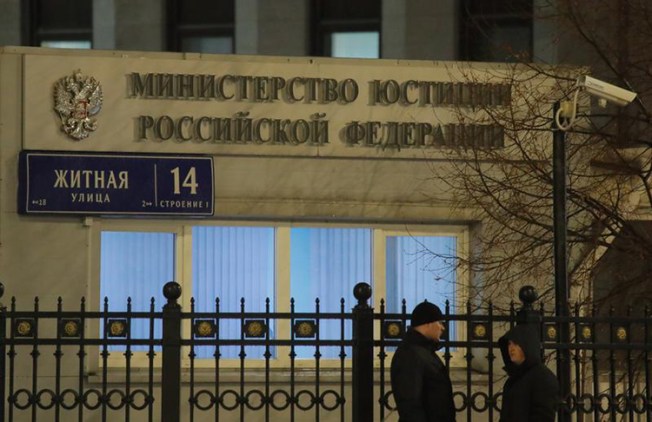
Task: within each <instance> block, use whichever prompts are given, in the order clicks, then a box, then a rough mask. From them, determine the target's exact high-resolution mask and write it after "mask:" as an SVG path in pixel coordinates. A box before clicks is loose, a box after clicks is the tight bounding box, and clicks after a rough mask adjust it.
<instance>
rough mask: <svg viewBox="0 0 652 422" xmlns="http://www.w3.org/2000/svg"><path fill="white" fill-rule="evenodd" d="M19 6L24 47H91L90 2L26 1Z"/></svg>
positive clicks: (91, 21)
mask: <svg viewBox="0 0 652 422" xmlns="http://www.w3.org/2000/svg"><path fill="white" fill-rule="evenodd" d="M21 3H22V15H23V39H24V41H23V42H24V43H25V44H27V45H31V46H37V47H38V46H40V47H53V48H91V45H92V39H93V2H91V1H87V0H47V1H46V0H28V1H24V2H21Z"/></svg>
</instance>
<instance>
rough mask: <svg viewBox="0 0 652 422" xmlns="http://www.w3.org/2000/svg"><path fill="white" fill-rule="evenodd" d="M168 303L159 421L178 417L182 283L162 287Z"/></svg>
mask: <svg viewBox="0 0 652 422" xmlns="http://www.w3.org/2000/svg"><path fill="white" fill-rule="evenodd" d="M163 295H164V296H165V298H166V299H167V300H168V303H167V304H165V305H164V306H163V367H162V369H161V371H162V373H161V397H162V402H161V422H179V420H180V417H181V408H180V404H181V305H179V304H178V303H177V299H179V297H180V296H181V286H180V285H179V284H178V283H176V282H174V281H169V282H167V283H165V286H163Z"/></svg>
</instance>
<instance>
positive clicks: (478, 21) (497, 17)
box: [459, 0, 534, 63]
mask: <svg viewBox="0 0 652 422" xmlns="http://www.w3.org/2000/svg"><path fill="white" fill-rule="evenodd" d="M472 1H474V0H463V1H461V2H460V5H459V8H460V9H459V16H460V25H459V38H460V43H459V57H460V59H461V60H467V61H484V62H486V61H497V60H491V59H488V60H487V59H479V58H477V57H472V55H473V51H472V50H473V49H472V45H473V40H474V39H475V38H477V37H478V36H483V31H484V30H486V29H487V28H495V27H505V28H506V27H511V26H519V24H522V25H523V26H527V27H529V28H530V39H529V40H528V41H529V50H528V54H529V59H528V61H531V60H532V58H533V56H534V2H533V1H532V2H531V3H532V4H531V10H530V11H529V12H527V13H526V12H522V11H518V10H513V11H511V12H510V11H500V12H493V13H492V12H488V13H482V12H474V11H472V10H471V9H472V7H471V6H470V3H471V2H472ZM475 1H477V0H475ZM487 41H488V44H491V41H492V40H491V39H487ZM515 61H518V60H512V59H510V60H508V59H505V60H502V62H506V63H510V62H515Z"/></svg>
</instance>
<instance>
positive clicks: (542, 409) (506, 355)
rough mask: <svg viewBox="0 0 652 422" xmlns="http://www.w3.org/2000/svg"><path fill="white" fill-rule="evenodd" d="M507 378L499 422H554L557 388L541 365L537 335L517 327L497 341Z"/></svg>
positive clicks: (549, 373) (551, 377)
mask: <svg viewBox="0 0 652 422" xmlns="http://www.w3.org/2000/svg"><path fill="white" fill-rule="evenodd" d="M498 345H499V346H500V351H501V353H502V356H503V361H504V362H505V371H506V372H507V375H508V378H507V381H505V385H504V386H503V404H502V409H501V411H500V422H526V421H527V422H554V420H555V413H556V409H557V403H558V401H559V384H558V383H557V378H556V377H555V375H554V374H553V373H552V371H551V370H550V369H548V367H547V366H546V365H545V364H544V363H543V362H542V361H541V351H540V348H541V342H540V340H539V335H538V333H537V331H536V330H535V329H534V328H533V327H530V326H527V325H517V326H515V327H514V328H512V329H511V330H509V331H508V332H507V333H506V334H505V335H504V336H502V337H501V338H500V339H499V340H498Z"/></svg>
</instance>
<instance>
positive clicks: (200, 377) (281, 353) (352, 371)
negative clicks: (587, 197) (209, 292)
mask: <svg viewBox="0 0 652 422" xmlns="http://www.w3.org/2000/svg"><path fill="white" fill-rule="evenodd" d="M3 290H4V289H3V287H2V285H1V284H0V297H1V296H2V293H3ZM180 295H181V289H180V286H179V285H178V284H176V283H173V282H170V283H167V284H166V285H165V287H164V296H165V297H166V299H167V303H166V304H164V305H163V306H162V310H161V311H158V310H157V306H156V304H155V302H154V300H153V299H152V302H151V303H150V304H149V311H146V312H135V311H132V308H131V303H130V302H128V304H127V310H126V311H124V312H117V311H110V310H109V306H108V302H107V301H105V302H104V303H103V305H102V308H103V309H102V310H100V311H91V310H88V309H87V306H86V303H85V301H84V300H83V299H82V301H81V303H80V304H79V308H78V309H75V310H73V311H70V310H64V306H63V303H62V301H61V300H60V299H59V301H58V303H57V307H56V310H53V311H44V310H41V309H40V304H39V300H38V299H35V300H34V303H33V308H32V309H29V310H18V308H17V303H16V300H15V299H13V298H12V299H11V303H10V305H9V308H8V309H7V308H5V307H1V306H0V341H1V343H0V368H1V369H0V370H1V371H2V378H3V379H2V383H0V398H1V400H0V414H1V415H4V419H3V420H5V421H8V422H17V421H23V420H24V421H41V420H52V421H62V420H65V421H73V420H77V421H85V420H101V421H107V420H117V419H119V420H125V421H132V420H133V421H140V420H143V421H159V420H160V421H164V422H176V421H192V422H195V421H204V420H206V421H207V420H211V421H230V420H239V421H244V420H264V421H270V420H274V421H276V420H287V421H302V420H311V421H320V420H323V421H346V420H351V421H354V422H362V421H365V422H367V421H377V420H397V414H396V412H395V409H394V404H393V399H392V395H391V391H390V386H389V371H388V369H389V366H390V357H391V353H392V351H393V349H394V347H395V346H396V345H397V344H398V342H399V341H400V338H401V337H402V335H403V334H404V332H405V330H406V321H408V320H409V315H408V314H407V311H408V310H407V309H406V308H405V304H403V306H402V312H400V313H386V312H385V305H384V303H382V302H381V306H380V308H379V309H377V310H374V309H372V308H371V307H370V305H369V303H368V300H369V298H370V297H371V288H370V287H369V286H368V285H366V284H364V283H361V284H359V285H357V286H356V288H355V290H354V296H355V298H356V301H357V302H356V303H354V304H347V303H346V301H345V300H344V299H342V300H341V302H340V311H339V312H335V313H323V312H320V303H319V300H317V301H316V302H315V304H314V306H315V308H314V312H308V313H306V312H303V313H302V312H295V311H294V303H293V302H292V304H291V309H290V312H287V313H281V312H273V311H272V310H271V308H270V303H269V301H267V303H266V311H265V312H258V313H255V312H247V310H246V303H245V300H244V299H242V301H241V303H240V311H239V312H222V311H221V309H220V302H219V300H216V301H215V309H214V311H211V312H196V311H195V309H194V305H191V309H189V312H184V311H183V310H182V308H181V306H180V304H179V303H178V302H177V299H178V298H179V297H180ZM520 299H521V301H522V304H520V305H519V306H518V310H517V309H516V307H515V306H514V304H512V305H511V307H510V308H509V309H508V310H507V312H503V313H502V314H500V315H498V312H496V310H495V309H494V307H492V306H491V305H489V306H488V307H485V308H483V309H481V310H473V312H472V309H471V305H468V306H467V309H466V310H465V311H466V312H462V313H452V312H451V307H450V306H449V305H448V304H447V306H446V309H445V318H446V323H447V324H448V326H449V328H451V329H452V328H454V327H456V328H457V330H453V331H456V332H455V334H454V336H453V338H451V339H450V340H447V341H444V343H443V344H444V347H443V348H442V349H441V351H440V352H441V354H442V357H443V359H444V361H445V363H446V364H447V366H448V367H449V368H450V372H451V377H452V378H453V380H454V390H455V391H454V395H455V403H456V408H457V411H458V418H457V419H458V421H461V420H467V421H471V420H473V421H480V420H486V421H493V420H497V419H498V414H499V411H500V402H501V393H500V390H501V387H502V383H503V381H504V374H503V371H502V369H501V366H502V362H501V358H500V352H499V349H498V345H497V340H498V337H499V335H500V334H501V333H502V332H503V331H504V330H505V329H507V328H509V327H511V326H513V325H514V324H517V323H528V324H535V325H536V326H537V327H538V328H539V329H540V332H541V335H542V339H543V345H544V347H543V349H542V351H541V353H542V356H543V357H544V358H546V359H547V360H548V361H549V363H550V364H551V366H553V367H554V366H555V363H558V364H559V363H561V364H562V365H560V367H564V365H563V363H564V362H560V360H562V359H564V358H565V357H567V356H568V357H569V358H570V362H568V363H569V365H566V367H568V366H570V368H571V374H569V379H570V380H571V385H569V386H567V389H566V390H567V391H568V394H567V395H566V397H565V398H564V400H562V401H560V407H559V411H560V416H562V418H560V420H561V419H565V420H568V419H570V418H572V420H576V421H601V420H605V421H618V420H624V421H630V422H633V421H652V404H651V401H650V383H651V378H650V376H651V375H650V368H651V362H650V351H651V350H650V349H651V348H652V346H651V344H652V343H651V342H650V337H651V332H650V328H651V327H650V320H651V319H650V313H649V309H645V312H644V314H643V315H641V316H634V315H633V312H632V310H631V309H630V310H628V311H627V312H626V314H625V315H621V316H617V315H615V312H614V311H613V310H611V312H610V313H609V314H608V315H597V314H596V312H595V311H594V310H591V311H590V312H588V315H582V314H581V312H580V311H581V310H580V309H579V308H576V309H574V312H572V313H571V314H572V315H571V316H570V317H566V318H564V319H558V318H555V317H553V316H547V314H546V309H544V307H543V305H541V306H540V307H539V308H537V309H534V308H533V307H532V304H533V302H534V300H535V299H536V295H535V294H534V292H533V290H532V289H527V288H525V289H522V291H521V295H520ZM585 313H586V312H585ZM228 321H234V322H233V323H234V324H236V326H237V327H239V329H238V330H236V331H237V332H238V334H237V335H228V334H229V333H233V332H234V331H233V330H225V329H224V327H225V325H224V324H226V323H227V322H228ZM137 324H141V326H142V327H144V329H141V330H140V333H141V334H140V335H138V336H136V335H134V333H135V331H134V330H133V329H132V327H135V326H136V325H137ZM329 324H330V325H331V330H330V331H329V333H330V334H328V335H326V334H325V333H326V330H325V329H324V327H326V326H327V325H329ZM562 324H566V326H567V327H569V328H570V331H571V334H572V335H571V337H572V340H571V342H570V343H568V344H560V343H559V342H558V341H557V333H558V332H559V329H560V327H561V325H562ZM280 327H285V329H281V328H280ZM143 332H144V333H145V334H142V333H143ZM333 333H336V334H333ZM564 415H565V416H564Z"/></svg>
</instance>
